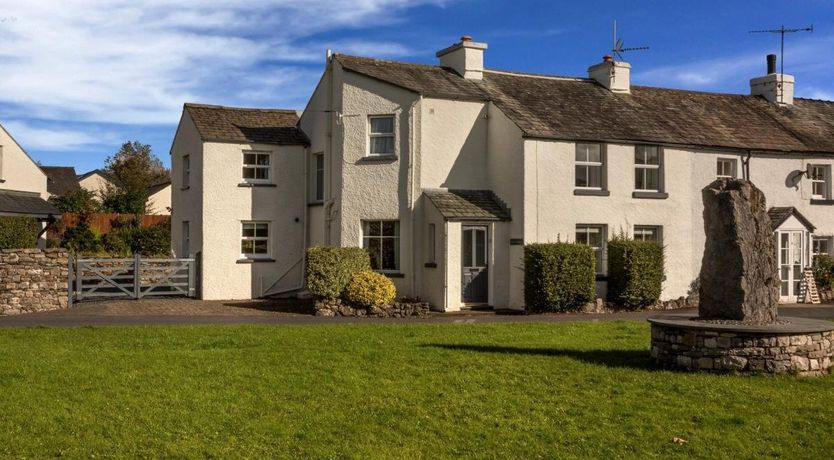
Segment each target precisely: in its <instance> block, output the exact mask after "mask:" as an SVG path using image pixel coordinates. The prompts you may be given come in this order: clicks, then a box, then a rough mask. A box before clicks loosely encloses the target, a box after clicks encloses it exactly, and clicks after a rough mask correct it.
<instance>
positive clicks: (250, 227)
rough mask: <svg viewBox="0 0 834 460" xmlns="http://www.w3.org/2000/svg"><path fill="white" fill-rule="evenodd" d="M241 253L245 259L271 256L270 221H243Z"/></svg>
mask: <svg viewBox="0 0 834 460" xmlns="http://www.w3.org/2000/svg"><path fill="white" fill-rule="evenodd" d="M240 255H241V257H242V258H244V259H268V258H269V223H268V222H243V224H242V233H241V241H240Z"/></svg>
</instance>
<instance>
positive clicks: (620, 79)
mask: <svg viewBox="0 0 834 460" xmlns="http://www.w3.org/2000/svg"><path fill="white" fill-rule="evenodd" d="M588 78H590V79H592V80H596V81H597V83H599V84H600V85H602V86H604V87H605V88H606V89H608V90H610V91H611V92H612V93H623V94H629V93H631V64H629V63H628V62H617V61H615V60H614V58H612V57H611V56H609V55H607V54H606V55H605V56H603V57H602V62H600V63H599V64H596V65H592V66H591V67H588Z"/></svg>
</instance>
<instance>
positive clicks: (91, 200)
mask: <svg viewBox="0 0 834 460" xmlns="http://www.w3.org/2000/svg"><path fill="white" fill-rule="evenodd" d="M50 201H51V202H52V204H54V205H55V207H56V208H58V209H59V210H60V211H61V212H73V213H76V214H86V213H91V212H96V211H97V210H98V207H99V204H98V201H96V196H95V194H94V193H93V192H91V191H89V190H85V189H83V188H79V189H77V190H73V191H71V192H67V193H65V194H63V195H61V196H59V197H55V198H52V199H50Z"/></svg>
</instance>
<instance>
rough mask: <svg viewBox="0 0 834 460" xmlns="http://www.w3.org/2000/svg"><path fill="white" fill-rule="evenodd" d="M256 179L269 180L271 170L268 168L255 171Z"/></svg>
mask: <svg viewBox="0 0 834 460" xmlns="http://www.w3.org/2000/svg"><path fill="white" fill-rule="evenodd" d="M255 179H269V170H268V169H266V168H258V169H256V170H255Z"/></svg>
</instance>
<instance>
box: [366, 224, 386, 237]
mask: <svg viewBox="0 0 834 460" xmlns="http://www.w3.org/2000/svg"><path fill="white" fill-rule="evenodd" d="M380 235H382V223H381V222H380V221H378V220H374V221H367V222H365V236H380Z"/></svg>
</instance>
